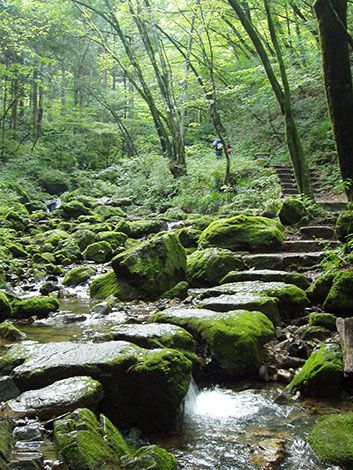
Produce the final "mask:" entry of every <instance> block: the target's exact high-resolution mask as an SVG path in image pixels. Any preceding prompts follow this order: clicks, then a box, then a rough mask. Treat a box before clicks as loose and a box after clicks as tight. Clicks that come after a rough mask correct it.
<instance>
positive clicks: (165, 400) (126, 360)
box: [0, 341, 192, 430]
mask: <svg viewBox="0 0 353 470" xmlns="http://www.w3.org/2000/svg"><path fill="white" fill-rule="evenodd" d="M191 367H192V364H191V362H190V361H189V360H188V359H187V358H186V357H185V356H184V355H183V354H182V353H180V352H179V351H177V350H174V349H152V350H147V349H143V348H140V347H138V346H136V345H133V344H131V343H127V342H125V341H110V342H106V343H94V344H92V343H87V344H80V343H47V344H35V345H28V344H26V345H14V346H12V347H11V348H10V349H9V350H8V351H7V352H6V354H5V355H4V356H3V357H2V358H0V373H3V374H6V375H9V374H10V375H11V377H12V378H13V380H14V382H15V384H16V385H17V386H18V388H19V389H20V390H21V391H26V390H31V389H37V388H39V387H46V386H48V385H50V384H52V383H53V382H55V381H57V380H61V379H64V378H69V377H75V376H82V375H85V376H87V375H89V376H91V377H92V378H93V379H94V380H97V381H99V382H100V383H101V384H102V385H103V389H104V393H105V397H106V399H105V400H104V401H103V403H102V408H103V409H104V411H105V413H106V414H107V415H108V416H109V417H111V418H112V419H113V420H114V422H115V423H119V424H120V425H122V426H124V427H125V426H126V427H127V426H129V427H130V426H136V427H138V428H140V429H143V430H146V429H148V430H162V429H163V430H164V429H169V428H172V427H173V426H174V425H175V423H176V418H177V416H178V412H179V408H180V404H181V402H182V400H183V398H184V396H185V395H186V393H187V390H188V386H189V381H190V372H191Z"/></svg>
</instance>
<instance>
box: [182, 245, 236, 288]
mask: <svg viewBox="0 0 353 470" xmlns="http://www.w3.org/2000/svg"><path fill="white" fill-rule="evenodd" d="M244 268H245V266H244V263H243V261H242V258H241V257H240V256H237V255H236V254H235V253H233V252H232V251H230V250H225V249H223V248H206V249H204V250H197V251H194V252H193V253H192V254H191V255H189V256H188V257H187V280H188V282H189V284H190V285H191V286H192V287H201V286H214V285H216V284H218V283H219V281H220V280H221V279H222V278H223V277H224V276H225V275H226V274H227V273H228V272H229V271H231V270H234V271H235V270H239V271H240V270H242V269H244Z"/></svg>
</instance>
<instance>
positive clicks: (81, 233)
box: [72, 229, 98, 252]
mask: <svg viewBox="0 0 353 470" xmlns="http://www.w3.org/2000/svg"><path fill="white" fill-rule="evenodd" d="M72 237H73V238H74V239H75V240H76V242H77V245H78V246H79V248H80V250H81V252H82V251H84V250H85V249H86V248H87V247H88V245H92V243H95V242H96V241H98V236H97V234H95V233H94V232H92V230H87V229H85V230H77V231H76V232H74V233H73V234H72Z"/></svg>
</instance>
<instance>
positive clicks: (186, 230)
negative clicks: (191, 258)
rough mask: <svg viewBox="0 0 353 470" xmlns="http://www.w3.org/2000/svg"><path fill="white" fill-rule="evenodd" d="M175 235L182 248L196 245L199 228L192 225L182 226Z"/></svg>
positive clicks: (199, 233)
mask: <svg viewBox="0 0 353 470" xmlns="http://www.w3.org/2000/svg"><path fill="white" fill-rule="evenodd" d="M176 233H177V235H178V237H179V240H180V243H181V244H182V245H183V247H184V248H191V247H197V243H198V241H199V238H200V235H201V230H198V229H196V228H192V227H183V228H181V229H180V230H178V231H177V232H176Z"/></svg>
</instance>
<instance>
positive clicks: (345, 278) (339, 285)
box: [323, 271, 353, 317]
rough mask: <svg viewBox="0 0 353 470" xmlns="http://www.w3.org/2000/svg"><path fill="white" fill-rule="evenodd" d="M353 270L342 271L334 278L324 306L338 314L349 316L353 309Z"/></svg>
mask: <svg viewBox="0 0 353 470" xmlns="http://www.w3.org/2000/svg"><path fill="white" fill-rule="evenodd" d="M352 292H353V271H341V272H339V273H337V274H336V276H335V277H334V279H333V282H332V286H331V289H330V291H329V293H328V295H327V297H326V299H325V301H324V303H323V308H324V309H325V310H326V311H328V312H330V313H334V314H337V315H341V316H344V317H349V316H351V314H352V311H353V296H352Z"/></svg>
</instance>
